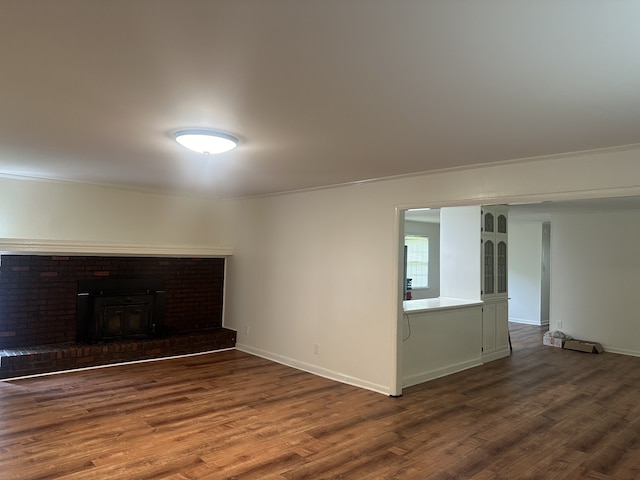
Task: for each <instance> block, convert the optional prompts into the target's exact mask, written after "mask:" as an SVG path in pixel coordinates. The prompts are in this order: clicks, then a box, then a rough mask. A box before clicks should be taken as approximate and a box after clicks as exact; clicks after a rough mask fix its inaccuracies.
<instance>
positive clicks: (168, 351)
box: [0, 328, 236, 378]
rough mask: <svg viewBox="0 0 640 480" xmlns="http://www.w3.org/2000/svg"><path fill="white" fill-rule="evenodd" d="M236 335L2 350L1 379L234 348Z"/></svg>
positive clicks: (221, 331) (212, 333)
mask: <svg viewBox="0 0 640 480" xmlns="http://www.w3.org/2000/svg"><path fill="white" fill-rule="evenodd" d="M235 344H236V332H234V331H233V330H228V329H225V328H219V329H216V330H212V331H210V332H203V333H192V334H185V335H172V336H168V337H163V338H154V339H145V340H131V341H121V342H111V343H104V344H94V345H90V344H71V343H70V344H59V345H41V346H33V347H22V348H10V349H4V350H0V378H13V377H20V376H24V375H34V374H39V373H50V372H56V371H62V370H72V369H76V368H84V367H91V366H97V365H108V364H114V363H123V362H130V361H134V360H146V359H151V358H161V357H167V356H172V355H185V354H189V353H199V352H206V351H210V350H222V349H225V348H234V347H235Z"/></svg>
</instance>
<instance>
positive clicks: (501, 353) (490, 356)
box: [482, 347, 511, 363]
mask: <svg viewBox="0 0 640 480" xmlns="http://www.w3.org/2000/svg"><path fill="white" fill-rule="evenodd" d="M510 355H511V350H510V349H509V347H507V348H506V349H504V350H498V351H497V352H493V353H487V354H486V355H482V363H489V362H493V361H494V360H498V359H500V358H505V357H508V356H510Z"/></svg>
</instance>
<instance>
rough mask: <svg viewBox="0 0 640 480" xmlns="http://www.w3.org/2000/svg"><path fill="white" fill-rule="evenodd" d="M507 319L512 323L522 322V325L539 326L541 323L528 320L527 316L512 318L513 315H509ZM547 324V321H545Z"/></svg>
mask: <svg viewBox="0 0 640 480" xmlns="http://www.w3.org/2000/svg"><path fill="white" fill-rule="evenodd" d="M509 321H510V322H512V323H522V324H524V325H535V326H537V327H541V326H542V325H543V324H542V323H540V322H537V321H535V320H529V319H527V318H514V317H509ZM547 325H548V323H547Z"/></svg>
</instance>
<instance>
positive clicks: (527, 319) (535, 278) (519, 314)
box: [508, 222, 542, 325]
mask: <svg viewBox="0 0 640 480" xmlns="http://www.w3.org/2000/svg"><path fill="white" fill-rule="evenodd" d="M508 265H509V273H508V280H509V299H510V300H509V321H512V322H519V323H528V324H532V325H541V317H542V311H541V306H542V222H537V223H511V222H510V223H509V263H508Z"/></svg>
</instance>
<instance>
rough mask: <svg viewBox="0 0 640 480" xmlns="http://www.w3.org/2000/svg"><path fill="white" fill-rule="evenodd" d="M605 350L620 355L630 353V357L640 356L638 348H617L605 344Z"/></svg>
mask: <svg viewBox="0 0 640 480" xmlns="http://www.w3.org/2000/svg"><path fill="white" fill-rule="evenodd" d="M602 348H604V351H605V352H609V353H617V354H618V355H629V356H630V357H640V352H639V351H637V350H628V349H626V348H616V347H611V346H608V345H603V346H602Z"/></svg>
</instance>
